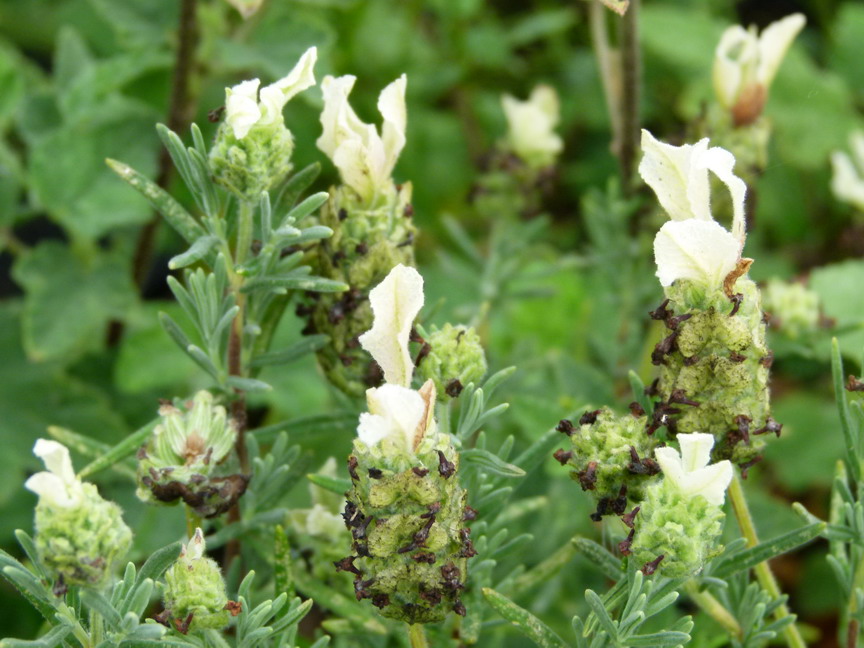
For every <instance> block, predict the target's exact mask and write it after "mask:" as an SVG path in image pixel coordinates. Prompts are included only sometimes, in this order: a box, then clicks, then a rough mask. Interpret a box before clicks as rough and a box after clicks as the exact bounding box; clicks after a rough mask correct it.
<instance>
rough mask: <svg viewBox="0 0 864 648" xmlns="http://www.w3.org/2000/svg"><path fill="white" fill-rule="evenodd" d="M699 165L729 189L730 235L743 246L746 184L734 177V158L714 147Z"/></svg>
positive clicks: (702, 157) (702, 158)
mask: <svg viewBox="0 0 864 648" xmlns="http://www.w3.org/2000/svg"><path fill="white" fill-rule="evenodd" d="M700 163H701V164H704V166H705V167H706V168H707V169H708V170H709V171H711V172H713V173H714V175H716V176H717V177H718V178H720V181H721V182H722V183H723V184H725V185H726V187H727V188H728V189H729V193H730V194H731V195H732V235H733V236H734V237H735V238H737V239H738V240H739V241H740V242H741V246H742V247H743V246H744V238H745V236H746V234H745V229H746V224H745V220H744V200H745V198H746V195H747V183H745V182H744V181H743V180H742V179H741V178H739V177H738V176H736V175H735V173H734V172H733V168H734V167H735V156H734V155H732V154H731V153H730V152H729V151H727V150H726V149H723V148H720V147H719V146H714V147H712V148H710V149H708V150H707V151H705V153H704V154H703V155H702V156H701V159H700Z"/></svg>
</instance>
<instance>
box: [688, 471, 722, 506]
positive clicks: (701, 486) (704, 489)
mask: <svg viewBox="0 0 864 648" xmlns="http://www.w3.org/2000/svg"><path fill="white" fill-rule="evenodd" d="M731 481H732V464H731V463H729V461H728V460H723V461H720V462H718V463H716V464H712V465H710V466H706V467H705V468H700V469H699V470H696V471H694V472H692V473H690V474H687V475H686V476H685V482H684V488H683V489H682V490H683V492H685V493H686V494H687V495H689V496H690V497H695V496H696V495H701V496H702V497H704V498H705V499H706V500H708V502H709V503H710V504H714V505H715V506H722V505H723V501H724V499H725V498H726V489H727V488H728V486H729V483H730V482H731Z"/></svg>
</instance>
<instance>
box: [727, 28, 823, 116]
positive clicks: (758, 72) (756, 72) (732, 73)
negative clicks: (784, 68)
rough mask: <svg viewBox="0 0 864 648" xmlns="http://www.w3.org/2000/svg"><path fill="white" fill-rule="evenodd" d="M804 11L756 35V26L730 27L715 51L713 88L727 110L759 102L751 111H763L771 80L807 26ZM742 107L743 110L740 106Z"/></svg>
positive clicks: (756, 112) (757, 112)
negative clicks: (743, 102) (797, 37)
mask: <svg viewBox="0 0 864 648" xmlns="http://www.w3.org/2000/svg"><path fill="white" fill-rule="evenodd" d="M805 23H806V19H805V18H804V15H803V14H800V13H798V14H792V15H789V16H786V17H785V18H782V19H781V20H778V21H776V22H773V23H771V24H770V25H768V27H766V28H765V29H764V30H762V34H761V35H759V36H757V35H756V29H755V27H751V28H750V29H749V30H747V29H744V28H743V27H741V26H740V25H733V26H732V27H729V28H728V29H727V30H726V31H725V32H723V36H722V37H721V38H720V42H719V43H718V44H717V49H716V50H715V52H714V70H713V78H714V91H715V93H716V94H717V99H718V100H719V101H720V104H721V105H722V106H723V107H724V108H726V109H727V110H732V109H735V108H736V106H738V105H739V102H742V101H750V102H753V101H755V102H757V104H758V105H754V106H753V107H752V109H751V110H750V112H751V113H753V116H754V117H758V115H759V113H761V109H762V105H763V104H764V101H765V97H766V96H767V93H768V89H769V88H770V86H771V82H772V81H773V80H774V77H775V76H776V75H777V70H778V69H779V68H780V64H781V63H782V62H783V58H784V57H785V56H786V52H787V51H788V50H789V47H790V46H791V45H792V41H794V40H795V37H796V36H797V35H798V33H799V32H800V31H801V30H802V29H803V28H804V24H805ZM739 110H742V109H741V108H739Z"/></svg>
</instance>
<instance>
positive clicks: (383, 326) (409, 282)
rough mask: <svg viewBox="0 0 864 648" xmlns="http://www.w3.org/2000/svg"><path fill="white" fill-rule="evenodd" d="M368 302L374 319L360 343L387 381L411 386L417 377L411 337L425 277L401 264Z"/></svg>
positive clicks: (421, 297)
mask: <svg viewBox="0 0 864 648" xmlns="http://www.w3.org/2000/svg"><path fill="white" fill-rule="evenodd" d="M369 302H370V303H371V305H372V313H373V315H374V320H373V323H372V328H371V329H370V330H369V331H367V332H366V333H364V334H363V335H361V336H360V338H359V340H360V344H361V346H362V347H363V348H364V349H366V351H368V352H369V353H370V354H371V355H372V357H373V358H374V359H375V362H377V363H378V365H379V366H380V367H381V369H382V370H383V371H384V380H385V381H386V382H388V383H390V384H393V385H402V386H403V387H408V386H409V385H410V384H411V378H412V376H413V374H414V362H413V361H412V359H411V354H410V353H409V351H408V338H409V337H410V335H411V327H412V326H413V325H414V319H415V318H416V317H417V314H418V313H419V312H420V309H421V308H422V307H423V277H422V276H421V275H420V273H419V272H417V270H415V269H414V268H410V267H407V266H404V265H402V264H401V263H400V264H399V265H397V266H396V267H394V268H393V269H392V270H391V271H390V273H389V274H388V275H387V277H385V278H384V280H383V281H382V282H381V283H380V284H378V285H377V286H375V288H373V289H372V291H371V292H370V293H369Z"/></svg>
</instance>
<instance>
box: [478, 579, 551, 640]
mask: <svg viewBox="0 0 864 648" xmlns="http://www.w3.org/2000/svg"><path fill="white" fill-rule="evenodd" d="M482 591H483V596H484V597H485V598H486V600H487V601H488V602H489V605H491V606H492V607H493V608H494V609H495V611H496V612H498V614H500V615H501V616H502V617H504V618H505V619H507V620H508V621H509V622H510V623H511V624H513V625H514V626H516V628H518V629H519V631H520V632H521V633H522V634H524V635H525V636H526V637H528V638H529V639H530V640H531V641H533V642H534V643H535V644H537V645H538V646H540V648H567V644H566V643H565V642H564V640H563V639H562V638H561V637H559V636H558V635H557V634H556V633H555V631H554V630H552V628H550V627H549V626H547V625H546V624H545V623H543V622H542V621H541V620H540V619H538V618H537V617H536V616H534V615H533V614H531V613H530V612H529V611H528V610H525V609H523V608H521V607H519V606H518V605H516V604H515V603H514V602H513V601H511V600H510V599H508V598H507V597H506V596H503V595H502V594H499V593H498V592H496V591H495V590H493V589H492V588H490V587H484V588H483V590H482Z"/></svg>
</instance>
